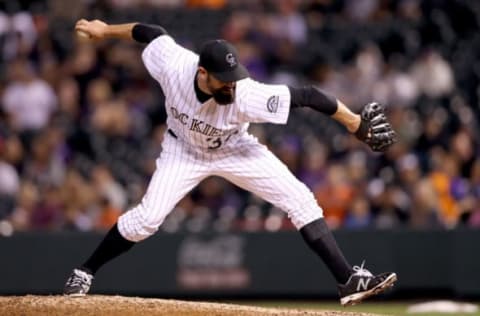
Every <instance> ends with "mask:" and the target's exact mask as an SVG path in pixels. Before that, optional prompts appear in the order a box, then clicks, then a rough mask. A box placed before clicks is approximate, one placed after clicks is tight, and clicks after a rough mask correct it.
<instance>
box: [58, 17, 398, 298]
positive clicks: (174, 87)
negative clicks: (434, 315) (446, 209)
mask: <svg viewBox="0 0 480 316" xmlns="http://www.w3.org/2000/svg"><path fill="white" fill-rule="evenodd" d="M75 29H76V31H77V33H79V34H81V35H82V36H83V37H89V38H91V39H92V40H103V39H107V38H120V39H125V40H134V41H137V42H140V43H146V44H147V45H146V47H145V49H144V50H143V53H142V60H143V63H144V64H145V67H146V69H147V70H148V72H149V74H150V75H151V76H152V77H153V78H154V79H155V80H156V81H157V82H158V84H159V85H160V86H161V88H162V90H163V92H164V94H165V107H166V112H167V115H168V118H167V127H168V129H167V131H166V134H165V137H164V141H163V144H162V148H163V150H162V152H161V154H160V157H158V159H157V160H156V170H155V172H154V174H153V176H152V178H151V180H150V183H149V186H148V189H147V191H146V193H145V196H144V197H143V199H142V201H141V203H140V204H138V205H137V206H135V207H133V208H132V209H130V210H128V211H127V212H125V213H124V214H123V215H122V216H121V217H120V218H119V219H118V222H117V224H115V225H114V227H112V229H111V230H110V231H109V232H108V233H107V235H106V236H105V238H104V239H103V241H102V242H101V243H100V244H99V246H98V247H97V249H96V250H95V251H94V252H93V254H92V255H91V256H90V258H88V259H87V261H85V262H84V263H83V264H81V265H79V266H78V267H77V268H75V269H74V270H73V272H72V274H71V275H70V277H69V278H68V280H67V282H66V284H65V288H64V293H65V294H66V295H71V296H83V295H85V294H86V293H87V292H88V291H89V289H90V286H91V284H92V280H93V276H94V275H95V273H96V272H97V271H98V270H99V268H100V267H101V266H103V265H104V264H105V263H107V262H108V261H110V260H112V259H113V258H115V257H117V256H119V255H120V254H122V253H124V252H126V251H128V250H129V249H130V248H131V247H132V246H134V245H135V244H136V243H138V242H140V241H142V240H144V239H146V238H148V237H149V236H151V235H153V234H154V233H155V232H156V231H157V230H158V228H159V226H160V225H161V224H162V222H163V221H164V219H165V217H166V216H167V215H168V214H169V213H170V212H171V211H172V209H173V208H174V206H175V205H176V203H177V202H178V201H179V200H180V199H181V198H182V197H183V196H185V194H187V193H188V192H189V191H190V190H192V189H193V188H194V187H195V186H196V185H197V184H198V183H199V182H200V181H202V180H203V179H205V178H206V177H209V176H212V175H215V176H219V177H223V178H225V179H227V180H228V181H230V182H232V183H234V184H236V185H238V186H239V187H241V188H243V189H245V190H248V191H250V192H253V193H254V194H256V195H258V196H260V197H262V198H263V199H265V200H266V201H268V202H270V203H272V204H273V205H275V206H277V207H278V208H280V209H282V210H283V211H285V212H286V213H287V214H288V217H289V218H290V219H291V221H292V222H293V224H294V225H295V227H296V228H297V229H298V230H299V231H300V234H301V235H302V237H303V239H304V240H305V242H306V243H307V244H308V246H309V247H310V248H311V249H312V250H313V251H314V252H315V253H316V254H317V255H318V256H319V257H320V258H321V259H322V260H323V261H324V262H325V264H326V265H327V267H328V268H329V270H330V271H331V273H332V274H333V276H334V277H335V279H336V281H337V283H338V291H339V295H340V302H341V304H342V305H351V304H355V303H358V302H360V301H362V300H363V299H365V298H367V297H369V296H371V295H374V294H377V293H380V292H382V291H383V290H385V289H386V288H388V287H390V286H393V284H394V282H395V281H396V279H397V276H396V274H395V273H391V272H390V273H381V274H377V275H373V274H372V273H370V272H369V271H368V270H367V269H365V268H364V266H363V264H362V265H361V266H353V267H352V266H351V265H350V264H349V263H348V261H347V260H346V259H345V257H344V255H343V254H342V252H341V250H340V249H339V247H338V246H337V244H336V242H335V240H334V238H333V236H332V234H331V232H330V231H329V229H328V227H327V225H326V223H325V221H324V219H323V211H322V208H321V207H320V206H319V205H318V203H317V201H316V200H315V198H314V196H313V194H312V192H311V191H310V190H309V189H308V188H307V186H305V185H304V184H303V183H301V182H300V181H299V180H298V179H297V178H295V176H294V175H293V174H292V173H291V172H290V171H289V170H288V168H287V167H286V166H285V165H284V164H283V163H282V162H281V161H280V160H279V159H278V158H277V157H276V156H274V155H273V154H272V153H271V152H270V151H269V150H268V149H267V147H266V146H264V145H262V144H260V143H259V142H258V140H257V139H256V138H255V137H254V136H252V135H250V134H249V133H248V126H249V123H262V122H266V123H276V124H285V123H286V122H287V119H288V116H289V115H290V112H291V111H292V110H293V111H294V110H295V109H297V108H301V107H309V108H312V109H313V110H315V111H318V112H321V113H324V114H326V115H329V116H331V117H332V118H333V119H335V120H337V121H338V122H340V123H341V124H343V125H344V126H345V127H346V128H347V130H348V131H350V132H351V133H354V134H355V135H356V136H357V138H358V139H359V140H361V141H364V142H365V143H366V144H368V145H369V146H370V147H371V149H372V150H374V151H383V150H385V149H387V148H388V147H389V146H390V145H392V144H393V143H394V142H395V133H394V131H393V130H392V128H391V126H390V124H389V123H388V121H387V118H386V117H385V114H384V109H383V107H382V106H381V105H380V104H378V103H374V102H373V103H369V104H367V105H365V107H364V108H363V110H362V111H361V114H355V113H352V112H351V111H350V110H349V109H348V108H347V107H346V106H345V105H344V104H343V103H342V102H341V101H339V100H337V99H335V98H333V97H331V96H329V95H327V94H325V93H323V92H321V91H319V90H318V89H316V88H315V87H312V86H306V87H303V88H294V87H290V86H287V85H269V84H263V83H260V82H257V81H255V80H253V79H251V78H249V73H248V71H247V69H246V68H245V67H244V66H243V65H242V64H241V63H240V62H239V60H238V54H237V51H236V50H235V48H234V47H233V46H232V45H231V44H230V43H228V42H227V41H225V40H221V39H217V40H211V41H208V42H206V43H204V45H203V46H202V48H201V50H200V52H199V54H196V53H194V52H192V51H190V50H188V49H185V48H184V47H182V46H180V45H179V44H177V43H176V42H175V40H174V39H173V38H172V37H171V36H169V35H168V33H167V32H166V31H165V29H164V28H162V27H160V26H157V25H147V24H142V23H129V24H119V25H108V24H106V23H104V22H102V21H99V20H94V21H87V20H83V19H82V20H80V21H78V22H77V24H76V27H75ZM320 202H321V201H320Z"/></svg>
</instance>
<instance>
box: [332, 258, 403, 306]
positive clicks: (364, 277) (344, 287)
mask: <svg viewBox="0 0 480 316" xmlns="http://www.w3.org/2000/svg"><path fill="white" fill-rule="evenodd" d="M364 263H365V262H363V263H362V265H361V266H360V267H358V266H354V267H353V270H354V271H355V272H354V273H352V275H350V278H349V279H348V281H347V283H345V284H339V285H338V292H339V294H340V304H342V306H349V305H355V304H357V303H360V302H361V301H363V300H364V299H366V298H367V297H370V296H372V295H376V294H379V293H381V292H383V291H385V290H386V289H388V288H390V287H392V286H393V284H394V283H395V281H397V275H396V274H395V273H393V272H386V273H380V274H378V275H373V274H372V273H370V271H368V270H367V269H364V268H363V264H364Z"/></svg>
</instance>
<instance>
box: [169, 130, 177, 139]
mask: <svg viewBox="0 0 480 316" xmlns="http://www.w3.org/2000/svg"><path fill="white" fill-rule="evenodd" d="M167 132H168V133H169V134H170V135H172V136H173V138H178V137H177V135H175V133H174V132H173V131H172V130H171V129H167Z"/></svg>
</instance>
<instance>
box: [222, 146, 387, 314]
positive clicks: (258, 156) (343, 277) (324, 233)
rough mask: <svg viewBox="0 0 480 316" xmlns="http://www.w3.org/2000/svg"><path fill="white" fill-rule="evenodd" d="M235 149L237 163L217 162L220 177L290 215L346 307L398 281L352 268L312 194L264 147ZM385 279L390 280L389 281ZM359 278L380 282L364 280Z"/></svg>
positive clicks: (229, 161)
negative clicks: (327, 272) (364, 285)
mask: <svg viewBox="0 0 480 316" xmlns="http://www.w3.org/2000/svg"><path fill="white" fill-rule="evenodd" d="M235 150H236V151H238V152H237V153H235V154H234V155H235V157H236V158H235V163H234V164H233V163H231V160H230V159H228V157H227V158H226V159H223V160H220V161H217V165H220V170H222V171H221V172H220V173H218V175H220V176H223V177H225V178H226V179H228V180H229V181H231V182H233V183H234V184H236V185H238V186H240V187H242V188H244V189H246V190H248V191H250V192H253V193H255V194H257V195H258V196H260V197H261V198H263V199H265V200H267V201H268V202H270V203H272V204H274V205H275V206H277V207H279V208H280V209H282V210H284V211H286V212H287V214H288V216H289V218H290V219H291V220H292V222H293V224H294V225H295V227H296V228H297V229H298V230H299V231H300V233H301V235H302V237H303V239H304V240H305V242H306V243H307V244H308V246H309V247H310V248H311V249H312V250H313V251H314V252H315V253H316V254H317V255H318V256H319V257H320V258H321V259H322V260H323V261H324V262H325V264H326V265H327V267H328V268H329V270H330V271H331V273H332V274H333V276H334V277H335V279H336V280H337V282H338V284H339V292H340V296H341V302H342V304H343V305H347V304H352V303H356V302H358V301H361V300H362V299H364V298H366V297H368V296H370V295H372V294H376V293H377V292H378V290H383V288H384V287H386V286H387V285H388V286H389V285H391V284H392V282H394V281H395V280H396V275H394V274H389V275H388V276H381V277H378V278H377V277H375V276H373V275H372V274H371V273H369V272H368V271H367V270H365V269H363V266H362V267H361V268H358V267H354V268H352V267H351V266H350V264H349V263H348V262H347V260H346V259H345V257H344V255H343V253H342V251H341V250H340V249H339V247H338V246H337V243H336V241H335V239H334V237H333V235H332V233H331V232H330V229H329V228H328V227H327V225H326V223H325V221H324V219H323V211H322V209H321V208H320V207H319V206H318V203H317V201H316V200H315V198H314V196H313V193H312V192H311V191H310V190H309V189H308V188H307V187H306V186H305V185H304V184H303V183H301V182H300V181H299V180H298V179H297V178H295V176H294V175H293V174H292V173H291V172H290V171H289V170H288V168H287V167H286V166H285V165H284V164H283V163H282V162H281V161H280V160H279V159H278V158H277V157H275V155H273V154H272V153H271V152H270V151H269V150H268V149H267V148H266V147H265V146H263V145H261V144H258V143H251V144H248V145H247V146H238V147H237V148H236V149H235ZM360 270H361V272H360V274H358V271H360ZM367 272H368V273H367ZM386 277H389V279H388V280H386ZM359 278H366V279H368V278H370V279H375V278H377V279H375V280H370V281H368V280H367V281H364V280H359ZM393 279H395V280H393ZM392 280H393V281H392ZM357 281H358V282H363V283H362V284H367V287H366V289H364V291H360V290H362V289H363V288H359V287H356V286H353V285H354V284H353V283H352V282H357ZM358 282H357V283H358ZM369 285H370V286H369ZM352 288H353V290H352ZM359 292H365V293H363V294H361V295H359V296H354V297H353V298H352V296H351V295H353V294H358V293H359Z"/></svg>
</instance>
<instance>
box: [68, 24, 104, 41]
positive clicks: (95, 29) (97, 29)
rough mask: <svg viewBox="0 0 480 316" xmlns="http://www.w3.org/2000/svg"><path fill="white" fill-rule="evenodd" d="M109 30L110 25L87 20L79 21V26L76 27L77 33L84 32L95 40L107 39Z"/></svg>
mask: <svg viewBox="0 0 480 316" xmlns="http://www.w3.org/2000/svg"><path fill="white" fill-rule="evenodd" d="M107 29H108V24H107V23H105V22H103V21H100V20H93V21H87V20H85V19H81V20H78V21H77V24H76V25H75V31H81V32H84V33H86V34H88V35H89V36H90V38H92V39H94V40H101V39H104V38H106V37H107Z"/></svg>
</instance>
